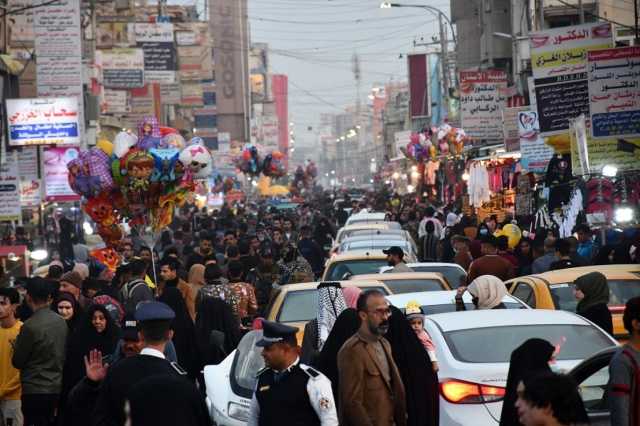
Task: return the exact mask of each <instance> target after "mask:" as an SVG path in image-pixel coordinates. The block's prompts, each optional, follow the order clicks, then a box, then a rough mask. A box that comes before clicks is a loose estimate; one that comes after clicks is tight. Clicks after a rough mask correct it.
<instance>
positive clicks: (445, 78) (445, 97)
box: [427, 12, 449, 118]
mask: <svg viewBox="0 0 640 426" xmlns="http://www.w3.org/2000/svg"><path fill="white" fill-rule="evenodd" d="M438 22H439V23H440V66H441V69H442V91H443V93H442V102H443V104H444V111H443V112H444V116H445V117H449V63H448V61H449V59H448V54H447V52H448V49H447V43H448V41H447V28H446V27H445V22H444V16H443V14H442V12H439V13H438ZM427 84H428V83H427ZM443 118H444V117H443Z"/></svg>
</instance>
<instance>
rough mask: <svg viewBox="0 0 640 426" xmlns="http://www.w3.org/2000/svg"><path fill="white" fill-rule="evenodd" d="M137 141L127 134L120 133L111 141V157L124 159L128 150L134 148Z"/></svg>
mask: <svg viewBox="0 0 640 426" xmlns="http://www.w3.org/2000/svg"><path fill="white" fill-rule="evenodd" d="M136 142H137V139H136V137H135V136H134V135H132V134H131V133H127V132H120V133H118V134H117V135H116V137H115V139H114V140H113V155H115V156H116V157H118V158H122V157H124V156H125V155H126V154H127V152H129V150H130V149H131V148H132V147H134V146H135V144H136Z"/></svg>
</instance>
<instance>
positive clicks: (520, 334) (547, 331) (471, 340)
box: [444, 324, 612, 363]
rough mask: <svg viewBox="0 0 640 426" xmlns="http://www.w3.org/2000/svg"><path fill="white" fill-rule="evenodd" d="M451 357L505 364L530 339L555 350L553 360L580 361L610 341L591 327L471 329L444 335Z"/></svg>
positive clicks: (568, 325) (541, 325) (545, 326)
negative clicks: (542, 342) (541, 340)
mask: <svg viewBox="0 0 640 426" xmlns="http://www.w3.org/2000/svg"><path fill="white" fill-rule="evenodd" d="M444 336H445V340H446V341H447V344H448V345H449V348H450V349H451V352H452V353H453V356H454V358H456V359H457V360H458V361H461V362H469V363H492V362H506V363H508V362H509V359H510V358H511V352H513V350H514V349H515V348H517V347H518V346H520V345H521V344H523V343H524V342H526V341H527V340H529V339H532V338H534V337H537V338H540V339H545V340H547V341H548V342H550V343H551V344H553V345H555V346H556V347H557V348H559V352H558V353H557V355H556V359H557V360H559V361H564V360H582V359H586V358H588V357H589V356H591V355H593V354H594V353H596V352H598V351H600V350H602V349H605V348H608V347H610V346H611V344H612V342H611V340H609V338H608V337H607V336H606V334H605V333H603V332H602V331H600V330H598V329H596V328H595V327H593V326H592V325H573V324H535V325H513V326H502V327H485V328H471V329H467V330H456V331H450V332H448V333H445V335H444Z"/></svg>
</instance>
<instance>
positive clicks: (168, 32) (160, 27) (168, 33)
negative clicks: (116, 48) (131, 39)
mask: <svg viewBox="0 0 640 426" xmlns="http://www.w3.org/2000/svg"><path fill="white" fill-rule="evenodd" d="M134 31H135V38H136V43H173V24H171V23H153V24H152V23H136V24H135V25H134Z"/></svg>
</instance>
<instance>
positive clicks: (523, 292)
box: [511, 281, 536, 309]
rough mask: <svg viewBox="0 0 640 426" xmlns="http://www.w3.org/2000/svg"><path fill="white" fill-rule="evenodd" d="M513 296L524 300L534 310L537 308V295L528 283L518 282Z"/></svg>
mask: <svg viewBox="0 0 640 426" xmlns="http://www.w3.org/2000/svg"><path fill="white" fill-rule="evenodd" d="M514 285H515V287H514V289H513V292H512V293H511V295H512V296H514V297H517V298H518V299H520V300H522V301H523V302H524V303H526V304H527V305H529V306H531V307H532V308H533V309H535V308H536V293H535V291H534V290H533V286H531V284H530V283H528V282H526V281H516V283H515V284H514Z"/></svg>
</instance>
